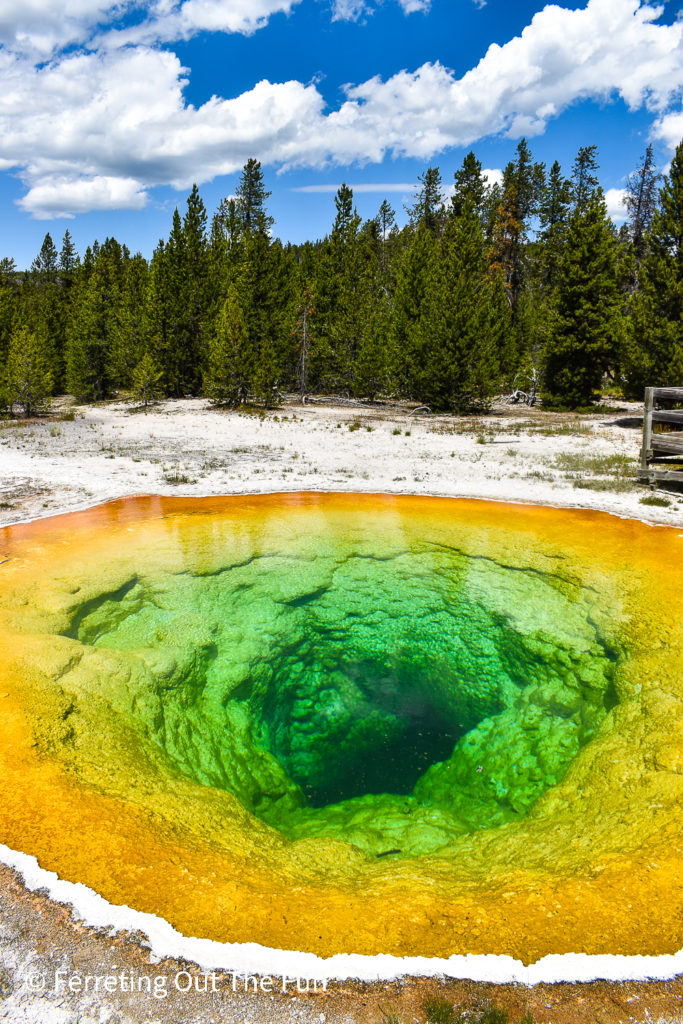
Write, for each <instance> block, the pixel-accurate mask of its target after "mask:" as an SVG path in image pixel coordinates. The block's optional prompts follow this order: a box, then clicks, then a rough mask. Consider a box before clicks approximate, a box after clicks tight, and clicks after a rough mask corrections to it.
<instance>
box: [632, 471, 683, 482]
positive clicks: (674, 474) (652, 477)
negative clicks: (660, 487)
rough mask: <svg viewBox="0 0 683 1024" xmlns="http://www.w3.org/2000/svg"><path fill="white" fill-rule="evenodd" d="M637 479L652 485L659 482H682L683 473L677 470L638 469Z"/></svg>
mask: <svg viewBox="0 0 683 1024" xmlns="http://www.w3.org/2000/svg"><path fill="white" fill-rule="evenodd" d="M638 479H639V480H642V481H644V482H645V483H652V484H653V483H656V482H657V481H659V480H680V481H683V472H682V471H680V470H677V469H639V470H638Z"/></svg>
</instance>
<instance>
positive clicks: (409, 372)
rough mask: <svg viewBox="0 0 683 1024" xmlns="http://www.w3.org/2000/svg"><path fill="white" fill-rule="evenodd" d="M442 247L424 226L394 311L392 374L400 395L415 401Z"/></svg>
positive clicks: (403, 272)
mask: <svg viewBox="0 0 683 1024" xmlns="http://www.w3.org/2000/svg"><path fill="white" fill-rule="evenodd" d="M437 259H438V245H437V241H436V239H435V237H434V235H433V234H432V233H431V232H430V231H429V230H428V229H427V228H426V227H425V226H424V225H421V226H419V227H418V229H417V231H416V232H415V234H414V236H413V238H412V240H411V243H410V245H409V247H408V249H407V251H406V252H405V254H404V256H403V259H402V261H401V265H400V267H399V270H398V274H397V280H396V296H395V301H394V310H393V328H392V345H391V357H390V358H391V373H392V377H393V378H394V380H395V381H396V384H397V386H398V389H399V391H400V393H401V394H402V395H403V396H404V397H408V398H414V397H416V395H417V392H418V391H419V390H420V381H421V380H422V369H421V359H422V348H423V337H422V323H423V321H424V317H425V313H426V308H427V303H428V300H429V291H430V288H431V287H432V284H433V279H434V274H435V270H434V267H433V264H434V262H435V261H436V260H437Z"/></svg>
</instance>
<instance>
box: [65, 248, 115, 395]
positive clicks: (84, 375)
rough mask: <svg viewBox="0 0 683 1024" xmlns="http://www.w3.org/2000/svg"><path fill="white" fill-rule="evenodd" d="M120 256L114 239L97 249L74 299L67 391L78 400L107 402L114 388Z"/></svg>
mask: <svg viewBox="0 0 683 1024" xmlns="http://www.w3.org/2000/svg"><path fill="white" fill-rule="evenodd" d="M124 259H125V257H124V253H123V251H122V249H121V246H119V244H118V243H117V242H116V240H115V239H107V240H106V242H105V243H104V245H103V246H102V247H101V248H100V247H99V246H98V247H97V255H96V256H95V257H94V261H93V268H92V272H91V273H90V276H89V277H88V278H84V279H83V280H82V281H81V282H80V284H79V286H78V288H77V291H76V295H75V297H74V307H73V314H72V318H71V323H70V327H69V334H68V338H67V353H66V355H67V375H66V381H67V387H68V388H69V390H70V391H71V392H72V394H74V395H76V396H77V397H78V398H81V399H84V400H86V401H93V402H94V401H100V400H102V399H104V398H109V397H110V395H111V394H112V392H113V390H114V387H115V384H116V365H115V363H114V361H113V354H114V351H115V343H116V338H117V334H118V332H119V330H120V316H121V290H122V279H123V277H124V274H125V268H124Z"/></svg>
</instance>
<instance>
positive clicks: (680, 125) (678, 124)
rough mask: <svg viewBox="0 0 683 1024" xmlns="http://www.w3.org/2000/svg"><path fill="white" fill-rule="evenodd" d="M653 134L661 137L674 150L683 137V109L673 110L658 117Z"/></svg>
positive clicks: (655, 136) (656, 137)
mask: <svg viewBox="0 0 683 1024" xmlns="http://www.w3.org/2000/svg"><path fill="white" fill-rule="evenodd" d="M652 136H653V138H655V139H661V140H662V141H663V142H664V143H665V144H666V146H667V147H668V149H670V150H672V151H673V150H674V149H675V148H676V146H677V145H678V144H679V142H680V141H681V139H683V110H675V111H671V112H670V113H668V114H663V115H662V117H660V118H658V119H657V120H656V121H655V123H654V125H653V128H652Z"/></svg>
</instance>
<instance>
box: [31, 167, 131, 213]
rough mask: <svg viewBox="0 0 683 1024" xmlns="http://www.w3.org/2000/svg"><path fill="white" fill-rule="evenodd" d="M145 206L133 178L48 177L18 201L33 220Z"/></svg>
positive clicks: (98, 176)
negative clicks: (31, 215) (30, 214)
mask: <svg viewBox="0 0 683 1024" xmlns="http://www.w3.org/2000/svg"><path fill="white" fill-rule="evenodd" d="M146 203H147V194H146V192H144V191H143V190H142V189H141V188H140V184H139V182H137V181H135V180H134V179H133V178H111V177H109V178H107V177H103V176H102V175H96V176H95V177H92V178H80V179H77V178H60V176H59V175H48V177H47V178H46V180H45V181H43V182H42V183H41V184H40V185H34V187H33V188H32V189H30V191H29V192H27V194H26V195H25V196H24V197H23V198H22V199H20V200H19V206H21V207H22V208H23V209H25V210H29V211H30V212H31V213H32V214H33V216H34V218H35V219H36V220H47V219H51V218H53V217H69V218H72V217H74V215H75V214H77V213H87V212H89V211H90V210H120V209H121V208H122V207H123V208H125V209H128V210H141V209H142V208H143V207H144V206H145V205H146Z"/></svg>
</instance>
